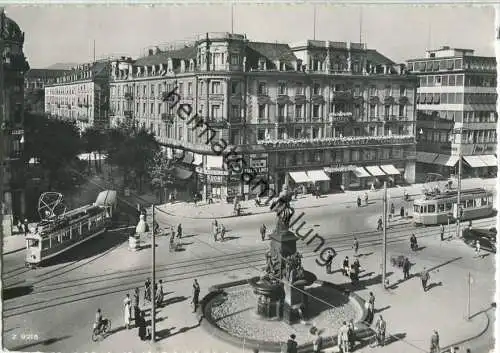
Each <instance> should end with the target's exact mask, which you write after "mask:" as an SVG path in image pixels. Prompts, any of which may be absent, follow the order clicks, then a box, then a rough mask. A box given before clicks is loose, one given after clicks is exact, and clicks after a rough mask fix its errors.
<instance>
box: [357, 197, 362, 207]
mask: <svg viewBox="0 0 500 353" xmlns="http://www.w3.org/2000/svg"><path fill="white" fill-rule="evenodd" d="M357 204H358V207H361V196H359V195H358V199H357Z"/></svg>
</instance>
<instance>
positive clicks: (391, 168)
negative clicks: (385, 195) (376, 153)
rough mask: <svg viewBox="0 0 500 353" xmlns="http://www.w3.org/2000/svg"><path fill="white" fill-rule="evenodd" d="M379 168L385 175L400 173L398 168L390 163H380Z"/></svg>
mask: <svg viewBox="0 0 500 353" xmlns="http://www.w3.org/2000/svg"><path fill="white" fill-rule="evenodd" d="M380 169H382V170H383V171H384V172H385V173H386V174H387V175H399V174H401V173H400V172H399V170H397V169H396V167H394V166H393V165H392V164H387V165H381V166H380Z"/></svg>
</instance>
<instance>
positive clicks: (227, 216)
mask: <svg viewBox="0 0 500 353" xmlns="http://www.w3.org/2000/svg"><path fill="white" fill-rule="evenodd" d="M418 195H420V194H409V196H418ZM394 198H398V199H400V198H403V196H397V197H394ZM370 200H371V201H373V200H375V201H380V200H382V198H378V197H377V198H372V199H370ZM410 201H412V200H409V201H408V202H410ZM333 203H334V202H333V201H332V202H330V203H326V204H321V205H312V206H302V207H293V209H295V210H305V209H309V208H320V207H326V206H330V205H332V204H333ZM348 203H352V201H346V202H340V203H339V204H341V205H343V204H348ZM266 208H267V207H266ZM266 213H275V211H272V210H267V211H262V212H248V213H241V214H240V215H239V216H238V215H235V214H230V215H226V216H199V217H189V218H190V219H214V218H216V219H225V218H235V217H247V216H255V215H259V214H266Z"/></svg>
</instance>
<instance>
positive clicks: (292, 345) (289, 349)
mask: <svg viewBox="0 0 500 353" xmlns="http://www.w3.org/2000/svg"><path fill="white" fill-rule="evenodd" d="M297 347H298V344H297V341H295V335H294V334H291V335H290V338H289V339H288V341H287V342H286V353H297Z"/></svg>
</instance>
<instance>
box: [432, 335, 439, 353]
mask: <svg viewBox="0 0 500 353" xmlns="http://www.w3.org/2000/svg"><path fill="white" fill-rule="evenodd" d="M439 352H440V348H439V334H438V332H437V331H436V330H434V333H433V334H432V336H431V353H439Z"/></svg>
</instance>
